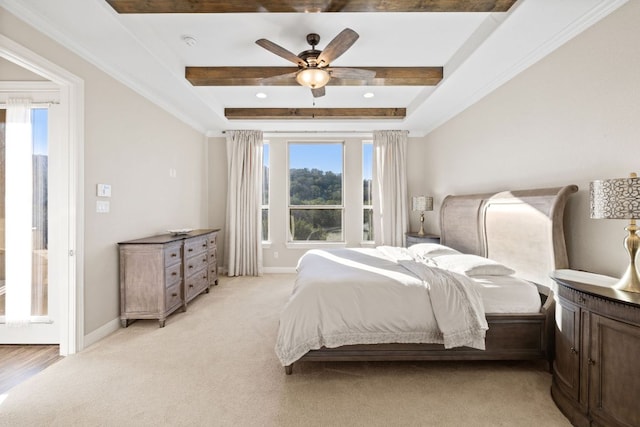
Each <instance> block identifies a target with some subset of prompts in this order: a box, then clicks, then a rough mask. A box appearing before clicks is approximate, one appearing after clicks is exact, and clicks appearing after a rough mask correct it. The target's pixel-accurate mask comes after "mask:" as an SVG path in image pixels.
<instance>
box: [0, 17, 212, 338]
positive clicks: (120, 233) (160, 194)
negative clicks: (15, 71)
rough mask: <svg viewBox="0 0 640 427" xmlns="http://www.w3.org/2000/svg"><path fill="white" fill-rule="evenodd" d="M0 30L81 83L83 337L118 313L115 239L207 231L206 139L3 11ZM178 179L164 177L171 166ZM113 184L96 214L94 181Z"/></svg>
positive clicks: (167, 175) (95, 182) (0, 18)
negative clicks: (104, 209) (106, 207)
mask: <svg viewBox="0 0 640 427" xmlns="http://www.w3.org/2000/svg"><path fill="white" fill-rule="evenodd" d="M0 28H2V33H3V34H4V35H5V36H7V37H9V38H10V39H12V40H14V41H15V42H17V43H19V44H21V45H23V46H25V47H26V48H27V49H30V50H32V51H33V52H35V53H36V54H38V55H40V56H42V57H44V58H46V59H47V60H49V61H51V62H53V63H55V64H57V65H58V66H60V67H62V68H64V69H66V70H67V71H69V72H71V73H73V74H75V75H76V76H78V77H80V78H82V79H83V80H84V85H85V86H84V88H85V123H84V125H85V135H84V189H85V190H84V197H85V208H84V214H85V229H84V239H85V240H84V245H85V258H84V259H85V264H84V271H85V277H84V285H85V288H84V309H85V310H84V318H85V324H84V329H85V330H84V332H85V334H89V333H91V332H92V331H94V330H96V329H97V328H99V327H101V326H103V325H105V324H107V323H108V322H110V321H112V320H114V319H116V318H117V317H118V316H119V313H120V312H119V288H118V286H119V285H118V253H117V245H116V243H117V242H118V241H123V240H128V239H133V238H138V237H144V236H146V235H151V234H159V233H162V232H164V231H165V230H167V229H169V228H180V227H206V226H207V225H208V219H207V184H206V183H207V179H206V172H205V171H206V142H205V141H206V140H205V137H204V135H202V134H201V133H200V132H197V131H195V130H193V129H192V128H191V127H189V126H187V125H185V124H184V123H182V122H180V121H179V120H177V119H176V118H174V117H173V116H172V115H170V114H168V113H167V112H165V111H164V110H162V109H160V108H159V107H157V106H155V105H154V104H152V103H151V102H149V101H148V100H146V99H145V98H143V97H141V96H140V95H138V94H137V93H135V92H134V91H132V90H131V89H129V88H127V87H125V86H123V85H122V84H120V83H118V82H116V81H115V80H114V79H112V78H111V77H109V76H108V75H106V74H105V73H104V72H102V71H100V70H99V69H98V68H96V67H95V66H93V65H91V64H89V63H88V62H86V61H84V60H82V59H81V58H79V57H78V56H77V55H75V54H73V53H71V52H70V51H68V50H66V49H64V48H62V47H61V46H60V45H58V44H57V43H55V42H54V41H52V40H51V39H49V38H47V37H45V36H44V35H42V34H41V33H39V32H37V31H36V30H34V29H33V28H32V27H30V26H28V25H26V24H25V23H24V22H22V21H20V20H18V19H17V18H15V17H14V16H12V15H11V14H9V13H8V12H6V11H5V10H4V9H2V8H0ZM170 168H174V169H176V172H177V173H176V177H175V178H170V177H169V169H170ZM98 183H107V184H111V186H112V197H111V199H109V201H110V202H111V212H110V213H108V214H97V213H96V212H95V204H96V200H97V197H96V184H98Z"/></svg>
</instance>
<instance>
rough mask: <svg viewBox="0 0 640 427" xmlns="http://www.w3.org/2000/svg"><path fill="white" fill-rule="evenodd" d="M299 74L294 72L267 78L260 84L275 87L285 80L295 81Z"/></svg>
mask: <svg viewBox="0 0 640 427" xmlns="http://www.w3.org/2000/svg"><path fill="white" fill-rule="evenodd" d="M297 74H298V72H297V71H294V72H293V73H286V74H278V75H277V76H271V77H265V78H264V79H261V80H260V83H261V84H263V85H275V84H277V83H278V82H281V81H283V80H289V79H295V78H296V75H297Z"/></svg>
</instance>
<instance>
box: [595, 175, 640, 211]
mask: <svg viewBox="0 0 640 427" xmlns="http://www.w3.org/2000/svg"><path fill="white" fill-rule="evenodd" d="M590 205H591V218H596V219H640V178H637V177H631V178H616V179H602V180H598V181H592V182H591V185H590Z"/></svg>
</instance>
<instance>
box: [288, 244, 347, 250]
mask: <svg viewBox="0 0 640 427" xmlns="http://www.w3.org/2000/svg"><path fill="white" fill-rule="evenodd" d="M285 246H286V248H287V249H313V248H346V247H347V243H346V242H287V243H286V244H285Z"/></svg>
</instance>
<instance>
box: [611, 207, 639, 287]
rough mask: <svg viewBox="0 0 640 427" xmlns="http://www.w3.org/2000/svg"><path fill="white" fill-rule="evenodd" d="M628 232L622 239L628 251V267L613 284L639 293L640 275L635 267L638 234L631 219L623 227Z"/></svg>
mask: <svg viewBox="0 0 640 427" xmlns="http://www.w3.org/2000/svg"><path fill="white" fill-rule="evenodd" d="M625 230H627V231H628V232H629V234H628V235H627V237H626V238H625V239H624V246H625V247H626V248H627V252H629V267H627V271H626V272H625V273H624V276H622V278H621V279H620V280H619V281H618V283H616V284H615V285H613V288H614V289H618V290H620V291H627V292H637V293H640V276H638V269H637V268H636V257H637V255H638V248H640V236H638V233H637V231H638V227H637V226H636V221H635V220H634V219H632V220H631V221H630V222H629V225H628V226H627V227H626V228H625Z"/></svg>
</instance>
